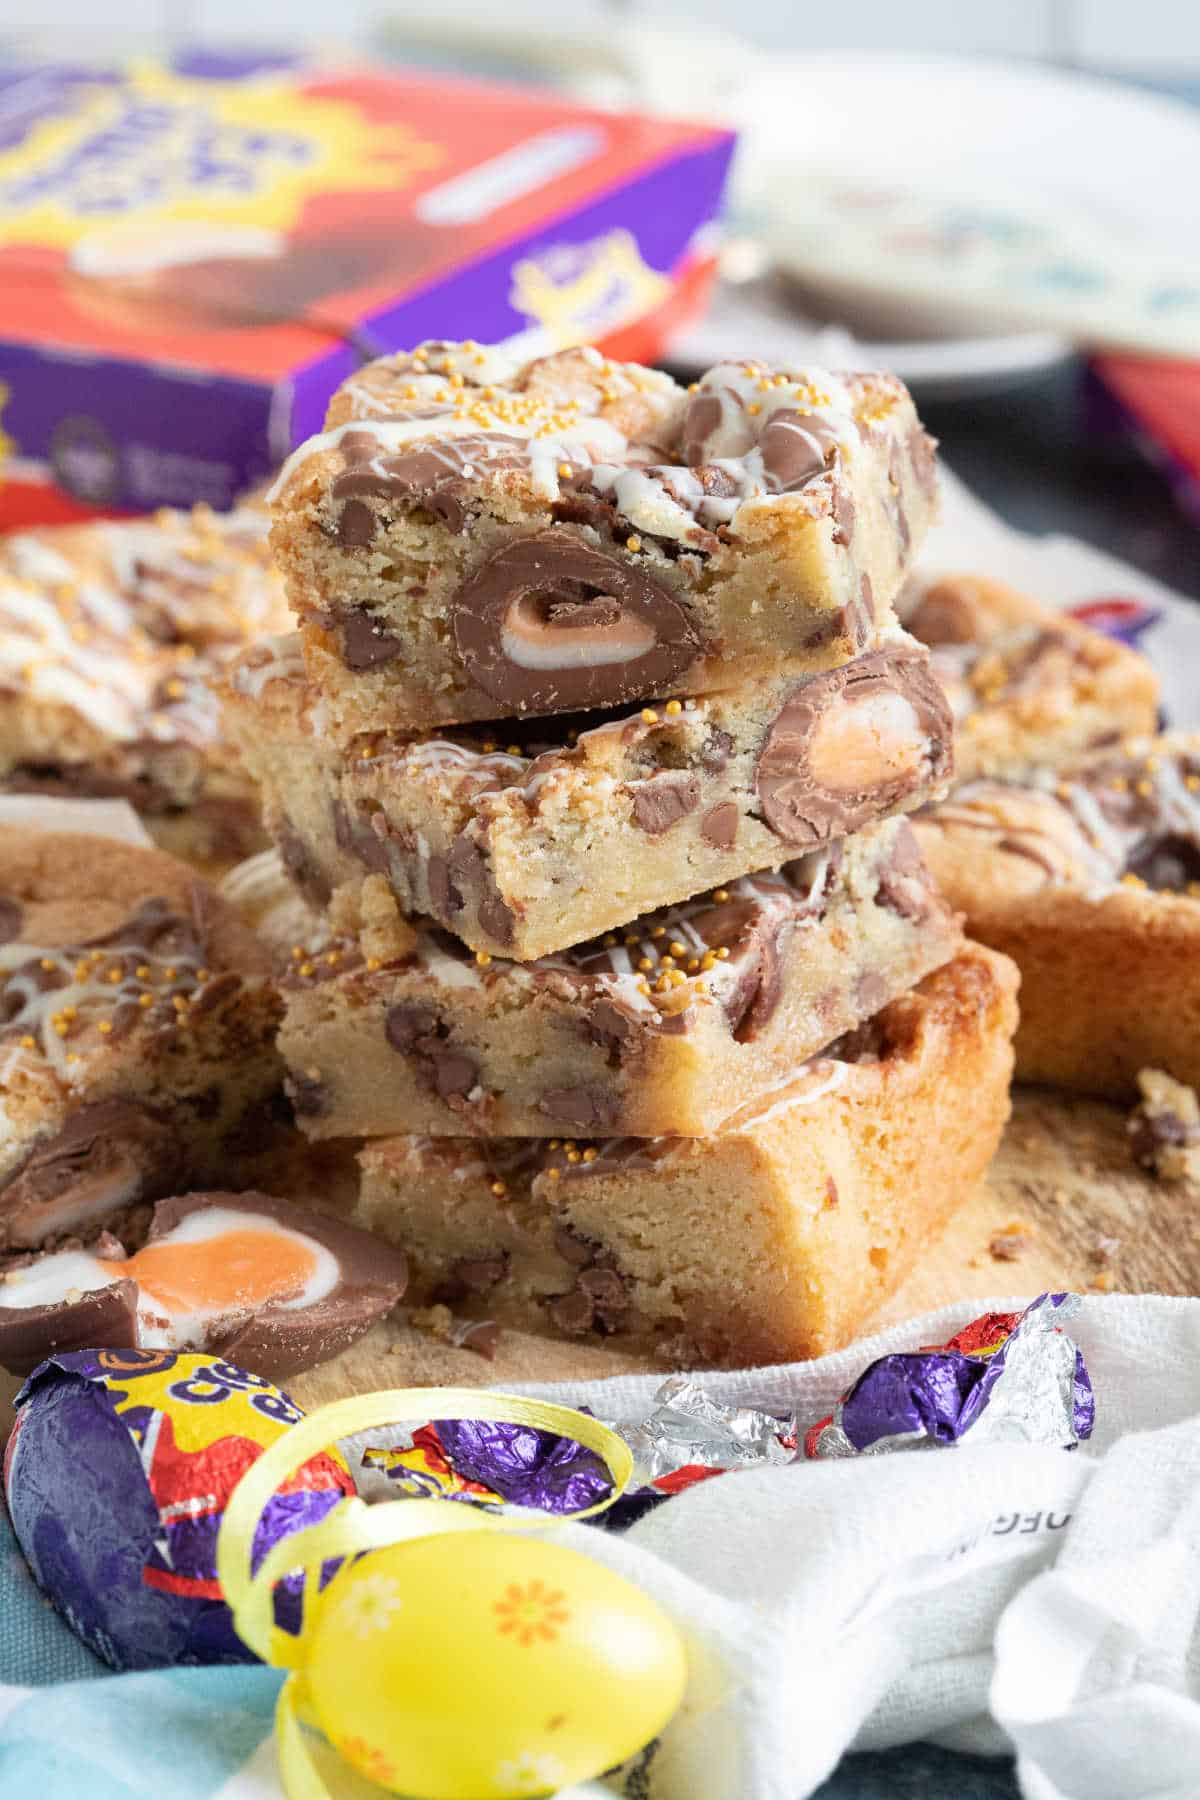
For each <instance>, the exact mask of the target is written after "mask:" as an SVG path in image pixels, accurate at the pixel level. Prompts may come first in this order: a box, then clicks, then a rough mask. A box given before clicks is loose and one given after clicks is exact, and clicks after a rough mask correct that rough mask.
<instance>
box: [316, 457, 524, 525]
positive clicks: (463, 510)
mask: <svg viewBox="0 0 1200 1800" xmlns="http://www.w3.org/2000/svg"><path fill="white" fill-rule="evenodd" d="M379 448H380V446H379V441H378V439H377V438H375V437H374V436H373V435H372V433H371V432H369V431H362V432H357V431H355V432H348V433H347V434H346V436H345V437H344V438H343V440H342V454H343V456H344V457H345V459H346V467H345V468H344V469H343V471H342V473H341V474H340V475H339V476H338V477H337V479H336V480H335V481H334V483H333V488H332V497H333V501H334V504H335V505H337V504H338V502H339V501H340V502H345V503H346V504H344V505H343V507H342V511H341V514H340V516H339V537H341V541H342V542H343V543H347V542H349V543H350V544H351V545H355V544H358V543H370V542H371V538H363V539H359V538H350V539H347V538H345V537H344V536H342V530H343V524H342V522H343V521H344V519H345V516H346V512H347V511H348V510H349V506H350V505H352V504H359V505H361V503H362V497H363V496H364V495H369V496H371V497H373V498H376V499H380V500H383V501H385V502H388V503H391V504H392V505H394V506H396V505H398V506H399V507H401V508H404V509H411V508H414V507H415V508H419V509H420V510H421V511H422V512H427V513H430V514H431V515H432V516H433V517H434V518H435V519H438V520H440V521H441V523H442V524H443V525H445V526H446V528H447V529H448V530H450V531H453V532H456V533H457V532H460V531H461V530H462V528H463V526H464V524H465V523H466V517H467V506H468V503H469V502H470V499H471V497H472V495H473V493H474V492H475V490H476V488H477V486H478V482H479V478H480V476H482V475H484V474H488V475H490V474H496V473H499V472H500V471H501V470H504V469H517V468H522V467H528V464H529V445H528V443H527V441H526V440H525V439H524V438H516V437H510V436H508V435H507V434H505V433H503V432H498V431H497V432H488V433H487V435H486V436H485V435H483V434H480V435H478V436H472V437H461V438H443V439H440V440H439V441H437V442H435V443H433V442H431V443H415V444H413V445H412V446H411V447H409V448H408V449H404V450H398V451H396V452H394V453H393V454H392V455H390V456H387V455H380V454H379ZM364 510H368V511H369V508H368V509H364ZM351 529H353V527H352V528H351ZM374 535H375V528H374V524H373V528H372V533H371V536H372V537H374Z"/></svg>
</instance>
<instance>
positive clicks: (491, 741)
mask: <svg viewBox="0 0 1200 1800" xmlns="http://www.w3.org/2000/svg"><path fill="white" fill-rule="evenodd" d="M497 749H499V745H498V744H497V743H496V740H495V738H485V739H484V744H483V754H484V755H485V756H491V754H492V752H493V751H494V750H497Z"/></svg>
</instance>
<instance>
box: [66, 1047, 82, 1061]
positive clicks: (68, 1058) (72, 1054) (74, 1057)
mask: <svg viewBox="0 0 1200 1800" xmlns="http://www.w3.org/2000/svg"><path fill="white" fill-rule="evenodd" d="M67 1061H68V1062H69V1063H77V1062H78V1061H79V1058H78V1056H76V1054H75V1052H74V1050H72V1051H71V1053H70V1055H69V1056H68V1057H67Z"/></svg>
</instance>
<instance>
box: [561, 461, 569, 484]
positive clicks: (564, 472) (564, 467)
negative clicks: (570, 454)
mask: <svg viewBox="0 0 1200 1800" xmlns="http://www.w3.org/2000/svg"><path fill="white" fill-rule="evenodd" d="M558 472H559V475H560V476H561V477H562V479H563V480H564V481H566V480H568V479H569V477H570V475H571V465H570V463H569V462H560V463H559V465H558Z"/></svg>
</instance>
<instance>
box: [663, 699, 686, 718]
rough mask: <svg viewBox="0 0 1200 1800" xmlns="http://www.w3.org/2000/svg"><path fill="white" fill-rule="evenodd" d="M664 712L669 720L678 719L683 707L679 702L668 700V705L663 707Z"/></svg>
mask: <svg viewBox="0 0 1200 1800" xmlns="http://www.w3.org/2000/svg"><path fill="white" fill-rule="evenodd" d="M663 711H664V712H665V713H666V715H667V717H668V719H677V718H678V717H679V715H680V713H681V712H682V711H683V706H682V703H681V702H680V701H678V700H668V701H667V704H666V705H665V706H664V707H663Z"/></svg>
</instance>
